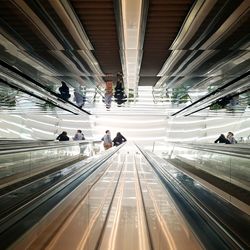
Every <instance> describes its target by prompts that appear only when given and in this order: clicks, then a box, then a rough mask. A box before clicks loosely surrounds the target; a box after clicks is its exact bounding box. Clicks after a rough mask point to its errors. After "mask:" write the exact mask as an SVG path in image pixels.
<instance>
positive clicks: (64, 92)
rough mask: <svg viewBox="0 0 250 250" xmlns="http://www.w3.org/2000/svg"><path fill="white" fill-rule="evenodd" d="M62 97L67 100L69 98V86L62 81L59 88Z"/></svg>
mask: <svg viewBox="0 0 250 250" xmlns="http://www.w3.org/2000/svg"><path fill="white" fill-rule="evenodd" d="M59 92H60V94H61V97H62V99H64V100H66V101H67V100H68V99H69V98H70V93H69V87H68V86H67V84H66V83H65V82H63V81H62V86H61V87H60V88H59Z"/></svg>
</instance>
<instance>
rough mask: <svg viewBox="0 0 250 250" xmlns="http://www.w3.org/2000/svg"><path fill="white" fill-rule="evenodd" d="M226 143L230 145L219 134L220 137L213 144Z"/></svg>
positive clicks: (223, 136)
mask: <svg viewBox="0 0 250 250" xmlns="http://www.w3.org/2000/svg"><path fill="white" fill-rule="evenodd" d="M218 142H219V143H226V144H230V141H229V140H228V139H227V138H226V137H225V135H223V134H221V135H220V137H219V138H218V139H217V140H215V141H214V143H218Z"/></svg>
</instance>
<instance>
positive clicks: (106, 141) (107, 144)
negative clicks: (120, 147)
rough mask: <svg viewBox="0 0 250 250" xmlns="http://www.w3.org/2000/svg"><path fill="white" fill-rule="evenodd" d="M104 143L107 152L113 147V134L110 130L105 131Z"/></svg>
mask: <svg viewBox="0 0 250 250" xmlns="http://www.w3.org/2000/svg"><path fill="white" fill-rule="evenodd" d="M102 141H103V146H104V148H105V150H107V149H109V148H111V147H112V140H111V133H110V131H109V130H106V131H105V135H104V136H103V137H102Z"/></svg>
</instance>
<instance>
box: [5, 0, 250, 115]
mask: <svg viewBox="0 0 250 250" xmlns="http://www.w3.org/2000/svg"><path fill="white" fill-rule="evenodd" d="M249 10H250V1H249V0H237V1H232V0H197V1H193V0H178V1H176V0H167V1H166V0H56V1H54V0H48V1H43V0H33V1H25V0H12V1H11V0H2V1H1V8H0V14H1V17H0V20H1V26H0V29H1V37H0V41H1V42H0V60H1V65H0V66H1V71H0V74H1V75H0V77H1V80H2V82H4V84H9V85H10V86H12V87H15V88H17V87H18V88H19V89H23V90H24V91H26V92H25V93H27V91H30V92H32V94H33V96H34V95H35V96H38V95H42V94H43V95H42V98H43V100H45V101H48V102H50V103H52V104H56V106H57V107H61V108H63V109H64V110H68V111H70V112H72V113H76V114H80V113H81V112H85V111H86V110H87V111H88V112H89V113H93V112H91V111H93V110H96V112H98V111H97V110H98V109H95V103H97V101H95V100H96V99H95V98H97V99H98V98H99V102H102V99H103V100H104V101H106V100H107V99H108V98H107V91H105V88H106V85H105V82H107V81H113V85H114V86H115V85H116V81H117V76H116V75H117V73H118V72H122V73H123V81H124V88H125V93H126V96H127V98H126V101H124V103H123V104H122V105H118V106H119V107H120V106H122V107H124V109H123V110H127V111H128V112H131V110H132V111H133V107H135V108H136V109H138V107H139V106H140V105H139V106H138V101H137V98H139V97H140V96H141V93H142V92H143V91H144V92H145V87H146V89H148V93H150V95H151V97H150V98H151V102H150V105H151V106H150V105H149V106H150V107H149V106H148V109H150V108H152V106H154V109H152V110H151V111H152V112H155V107H157V109H158V111H157V112H160V110H162V109H164V110H166V109H168V112H167V113H166V112H163V114H164V115H166V114H167V115H189V114H192V113H194V112H197V111H199V110H200V109H201V108H208V107H209V106H211V105H215V104H218V101H220V100H222V99H223V98H225V97H228V96H229V97H231V98H233V97H234V96H237V95H239V94H241V93H242V94H243V95H244V98H245V93H246V92H247V91H248V90H249V89H250V83H249V67H250V66H249V65H250V53H249V48H250V33H249V25H250V11H249ZM61 81H64V82H66V83H67V84H68V86H69V87H70V91H71V93H72V94H71V98H70V99H69V100H62V98H60V96H58V88H59V87H60V86H61ZM32 88H33V89H34V91H32V90H31V89H32ZM74 89H77V90H79V89H80V90H81V91H82V92H81V93H83V92H84V93H85V95H86V94H87V95H88V96H89V98H88V99H87V100H88V102H87V103H88V104H87V105H86V106H85V107H78V106H77V105H76V104H75V103H74V102H75V99H74V98H73V91H74ZM80 90H79V91H80ZM35 91H36V92H37V93H35ZM141 91H142V92H141ZM88 92H89V93H88ZM93 92H94V94H93ZM39 93H40V94H39ZM41 93H42V94H41ZM46 93H48V94H47V95H46ZM124 95H125V94H124ZM142 95H143V94H142ZM98 96H99V97H98ZM169 104H171V105H169ZM142 106H143V104H142ZM246 106H247V104H246ZM144 107H145V106H144ZM171 107H172V110H171ZM103 108H104V110H105V105H103ZM128 108H130V109H128ZM139 109H140V108H139ZM120 110H122V109H120ZM116 112H117V111H116Z"/></svg>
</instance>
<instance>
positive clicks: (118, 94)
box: [114, 73, 127, 107]
mask: <svg viewBox="0 0 250 250" xmlns="http://www.w3.org/2000/svg"><path fill="white" fill-rule="evenodd" d="M114 97H115V102H116V103H117V104H118V107H121V104H123V103H125V102H126V101H127V95H126V94H125V92H124V87H123V79H122V73H118V74H117V83H116V87H115V95H114Z"/></svg>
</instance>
